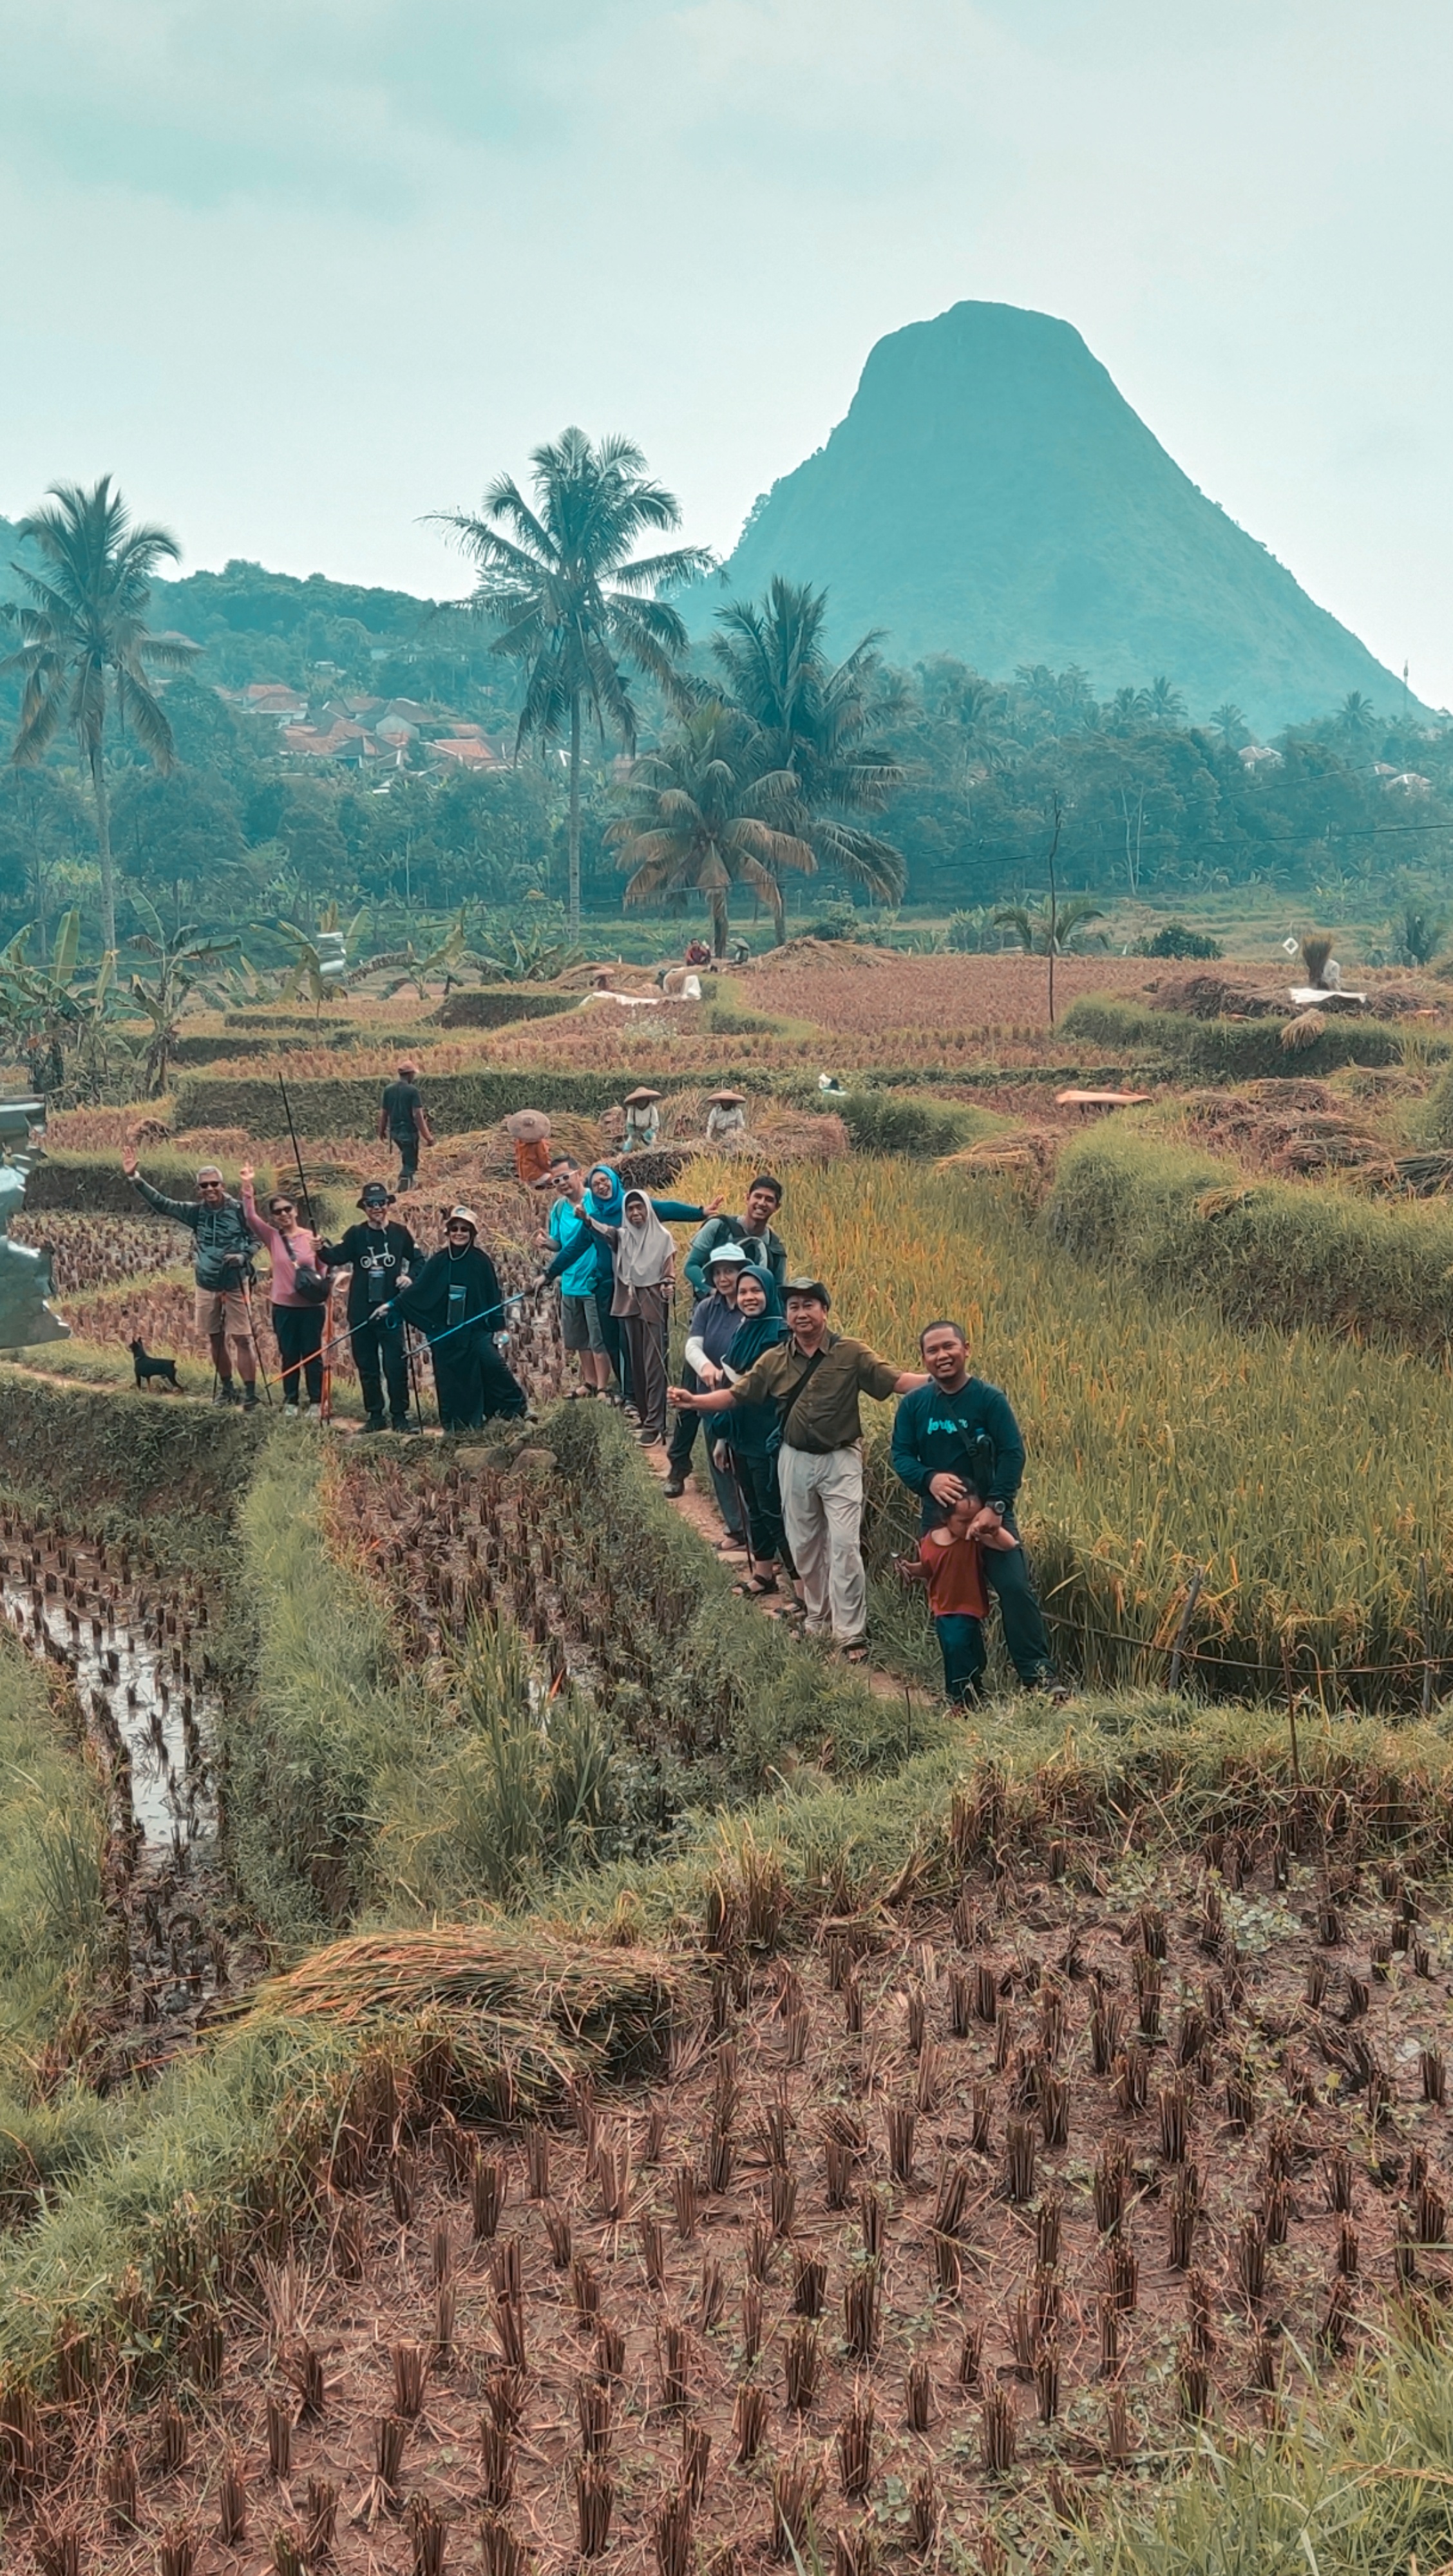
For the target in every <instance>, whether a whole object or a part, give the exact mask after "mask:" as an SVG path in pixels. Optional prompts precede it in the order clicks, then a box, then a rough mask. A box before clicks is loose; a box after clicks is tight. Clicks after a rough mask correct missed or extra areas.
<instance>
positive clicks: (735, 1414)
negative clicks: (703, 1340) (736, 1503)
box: [711, 1262, 792, 1596]
mask: <svg viewBox="0 0 1453 2576" xmlns="http://www.w3.org/2000/svg"><path fill="white" fill-rule="evenodd" d="M736 1311H737V1319H738V1320H737V1328H736V1331H735V1333H734V1334H733V1336H732V1339H731V1342H730V1344H729V1346H728V1348H727V1351H726V1355H725V1357H724V1359H723V1360H722V1363H721V1370H722V1376H723V1378H724V1379H725V1380H726V1381H727V1382H728V1383H732V1382H734V1381H735V1380H736V1379H737V1378H739V1377H745V1376H746V1374H747V1371H748V1369H749V1368H751V1367H752V1366H753V1365H754V1364H755V1362H756V1361H758V1360H759V1359H760V1358H761V1356H762V1353H763V1352H764V1351H770V1350H772V1349H773V1348H774V1347H775V1345H776V1344H777V1343H778V1342H780V1341H782V1340H783V1339H784V1338H785V1336H786V1332H787V1323H786V1319H785V1317H784V1315H783V1313H782V1299H781V1295H780V1293H779V1291H778V1287H777V1282H776V1280H775V1279H774V1278H773V1276H772V1274H771V1272H770V1270H758V1269H756V1268H754V1267H753V1265H752V1264H751V1263H750V1262H749V1263H747V1264H746V1266H745V1267H744V1268H743V1269H742V1270H741V1272H740V1273H739V1275H738V1278H737V1295H736ZM717 1419H718V1421H720V1422H721V1423H722V1425H723V1432H722V1435H721V1436H720V1437H718V1438H717V1439H716V1440H715V1441H714V1442H713V1444H712V1453H711V1454H712V1465H713V1467H714V1468H715V1469H716V1471H717V1473H718V1474H720V1475H722V1476H724V1477H727V1478H730V1480H731V1482H732V1483H733V1484H734V1485H735V1486H736V1487H737V1488H738V1489H739V1491H740V1493H741V1497H742V1502H743V1504H744V1505H745V1508H746V1518H747V1552H748V1555H749V1556H750V1558H751V1564H750V1566H749V1568H748V1570H747V1576H746V1580H745V1581H744V1582H742V1583H739V1584H738V1585H737V1587H736V1589H737V1590H738V1591H739V1592H750V1593H753V1594H756V1595H759V1596H760V1595H761V1594H763V1593H769V1592H776V1591H778V1590H779V1589H780V1586H779V1583H778V1568H779V1567H780V1566H782V1565H785V1566H786V1567H787V1571H788V1572H789V1574H790V1572H791V1570H792V1567H791V1560H790V1558H789V1557H788V1554H787V1540H786V1535H785V1533H784V1531H783V1527H782V1497H781V1495H780V1494H779V1492H778V1490H777V1451H778V1449H779V1447H780V1445H781V1439H782V1427H781V1423H780V1421H779V1420H778V1414H777V1407H776V1405H775V1404H734V1405H733V1406H732V1409H731V1411H730V1413H724V1414H720V1415H718V1417H717Z"/></svg>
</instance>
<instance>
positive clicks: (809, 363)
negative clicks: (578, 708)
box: [0, 0, 1453, 705]
mask: <svg viewBox="0 0 1453 2576" xmlns="http://www.w3.org/2000/svg"><path fill="white" fill-rule="evenodd" d="M1440 100H1441V102H1442V104H1441V106H1440V104H1439V102H1440ZM1450 101H1453V13H1450V10H1449V7H1448V0H1379V5H1378V6H1376V7H1370V6H1369V5H1368V0H1254V5H1253V0H1215V5H1214V6H1213V5H1208V0H1196V5H1194V6H1190V5H1186V0H982V5H973V0H553V5H549V6H544V5H541V0H533V5H531V0H515V5H510V6H506V5H504V0H407V5H405V0H286V5H284V0H248V5H247V6H246V7H244V8H241V9H233V10H227V11H224V10H223V9H222V8H221V7H219V5H218V0H45V6H44V7H43V8H37V7H36V6H35V5H34V0H0V238H3V243H4V257H3V263H0V512H4V513H6V514H8V515H12V516H13V515H14V514H15V513H16V512H17V511H19V510H21V509H22V508H24V507H26V506H27V505H28V504H30V503H31V502H32V501H33V500H34V499H36V498H37V497H38V495H39V493H40V491H41V490H42V488H43V486H44V485H45V484H46V483H48V482H50V481H52V480H53V479H55V478H57V477H65V476H84V477H91V476H93V475H95V474H97V473H99V472H100V471H102V470H103V469H106V468H110V469H111V470H113V471H114V472H116V473H117V474H119V476H120V478H121V480H122V483H123V486H124V488H125V490H126V492H127V494H128V495H129V496H130V497H131V498H132V500H133V501H134V502H135V504H136V505H137V506H138V507H139V508H141V509H143V510H144V511H145V512H147V513H148V514H154V515H158V516H161V517H164V518H165V519H166V520H167V521H168V522H169V523H170V524H171V525H172V526H173V527H174V528H175V529H176V531H177V533H178V534H179V535H180V537H181V538H182V540H183V543H184V546H185V549H186V560H187V562H188V564H189V565H193V566H195V565H198V564H214V565H216V564H221V563H223V562H224V561H225V560H226V558H227V557H228V556H229V555H249V556H256V557H259V558H261V559H262V560H263V561H264V562H267V563H269V564H272V565H275V566H277V567H279V568H281V569H283V570H287V571H293V572H300V573H303V572H309V571H313V570H326V571H328V572H330V573H333V574H336V575H338V576H340V577H349V578H354V579H360V580H367V581H383V582H392V583H397V584H400V585H402V586H405V587H408V588H410V589H418V590H425V591H431V592H433V593H435V594H439V593H442V592H447V591H451V590H459V589H462V588H464V587H465V586H466V583H465V580H464V575H463V568H462V567H461V565H460V564H459V561H458V559H457V558H451V557H450V556H449V555H448V554H447V553H446V552H445V551H444V549H443V547H442V545H441V542H440V539H439V537H438V535H437V533H436V532H435V531H433V530H431V529H429V528H426V527H422V526H420V525H419V524H418V522H419V520H420V518H421V516H422V514H423V513H425V512H427V511H429V510H431V509H437V508H440V507H448V506H452V505H455V504H459V503H469V502H472V501H474V500H475V499H477V497H478V495H479V492H480V491H481V489H482V487H483V485H484V483H485V482H486V481H487V480H488V478H489V477H490V476H491V475H492V474H494V473H495V472H497V471H499V470H500V469H501V468H502V467H505V466H508V467H511V468H513V469H515V470H519V469H521V468H522V467H523V465H524V462H525V459H526V456H527V454H528V450H529V448H530V447H531V446H532V445H533V444H534V443H535V442H536V441H537V440H539V439H540V438H542V437H546V436H549V435H551V434H553V433H554V432H555V431H556V430H558V429H559V428H560V427H561V426H562V425H563V424H564V423H565V422H566V421H568V420H578V421H580V422H581V423H582V424H583V425H584V426H585V427H586V428H588V429H590V430H592V431H600V430H605V429H626V430H629V431H630V432H631V433H632V434H633V435H634V436H635V437H636V438H638V439H639V440H640V442H641V443H642V445H643V446H644V447H645V449H646V451H647V453H648V455H649V457H650V460H651V462H652V464H653V466H654V467H655V468H656V469H657V471H658V472H659V473H660V474H661V475H662V476H663V477H664V479H665V480H666V481H668V482H669V483H670V484H671V486H672V487H673V489H674V490H676V491H677V492H678V493H679V494H680V496H681V499H682V501H683V504H684V505H685V511H686V520H687V527H688V531H689V533H690V534H691V536H692V537H694V538H698V539H702V540H705V541H707V542H710V543H713V544H716V545H718V546H720V547H723V548H725V547H727V546H729V545H730V544H731V542H732V539H733V538H734V536H735V534H736V531H737V529H738V527H739V525H740V522H741V519H742V517H743V515H744V513H745V512H746V510H747V508H748V507H749V506H750V504H751V502H752V499H753V497H754V496H755V495H756V493H758V492H759V491H761V490H762V489H764V488H765V486H766V485H767V484H768V483H770V482H771V481H772V480H773V478H774V477H775V476H776V475H778V474H781V473H785V472H787V471H788V470H789V469H790V468H791V467H792V466H793V465H795V464H797V463H799V462H800V461H801V459H802V457H803V456H805V455H806V454H808V453H809V452H810V450H811V449H813V448H814V447H817V446H819V445H820V444H821V443H822V441H823V440H824V439H825V438H826V436H827V434H828V431H829V430H830V429H831V427H832V425H833V424H834V422H835V421H837V420H838V419H840V418H841V416H842V414H843V412H844V411H845V410H846V408H847V405H848V402H849V400H850V399H851V396H852V392H853V388H854V385H855V383H856V381H857V377H858V373H859V370H860V368H861V366H862V362H863V360H864V358H865V356H866V355H867V352H868V349H869V347H870V346H871V344H872V342H873V341H874V340H875V339H877V338H878V337H880V336H881V334H882V333H884V332H886V331H890V330H892V329H894V328H896V327H897V326H898V325H899V324H901V323H903V322H907V321H911V320H914V319H917V318H919V317H921V316H923V315H927V314H932V313H936V312H939V311H941V310H942V309H943V308H944V307H945V306H946V305H949V304H952V303H954V302H956V301H957V300H958V299H959V298H960V297H963V296H982V297H987V298H991V299H999V300H1003V301H1007V302H1011V303H1018V304H1026V305H1035V306H1038V307H1040V308H1042V309H1043V310H1045V311H1048V312H1051V313H1055V314H1060V315H1063V316H1065V317H1066V318H1067V319H1068V320H1070V321H1072V322H1074V323H1075V324H1076V325H1077V326H1078V327H1079V329H1080V330H1081V331H1082V332H1083V333H1084V335H1085V338H1086V339H1087V340H1088V342H1089V344H1090V346H1091V348H1092V349H1093V350H1094V351H1095V353H1096V355H1097V356H1098V357H1100V358H1101V359H1103V360H1104V362H1105V364H1106V365H1107V366H1108V368H1109V369H1110V372H1111V374H1112V375H1113V376H1114V378H1115V380H1116V382H1117V383H1118V384H1119V386H1120V388H1121V390H1122V391H1123V392H1124V393H1125V394H1126V396H1127V397H1128V398H1129V400H1130V401H1131V402H1132V403H1133V404H1134V405H1135V407H1136V409H1137V410H1138V411H1139V412H1140V413H1141V414H1142V416H1143V417H1144V419H1145V420H1146V421H1147V422H1148V423H1149V424H1150V426H1151V428H1152V429H1154V430H1155V432H1156V434H1157V435H1158V436H1159V437H1160V438H1161V439H1162V440H1163V442H1164V444H1165V445H1166V446H1167V447H1168V448H1169V449H1170V451H1171V453H1172V455H1174V456H1175V457H1176V458H1177V459H1178V461H1179V462H1180V463H1181V464H1182V465H1183V466H1184V467H1185V468H1186V470H1187V471H1188V472H1189V473H1190V474H1191V475H1192V476H1193V477H1194V479H1195V480H1196V481H1197V482H1198V483H1199V484H1200V485H1201V486H1202V488H1203V489H1204V490H1205V491H1207V492H1209V493H1210V494H1212V495H1213V496H1214V497H1215V498H1216V499H1217V500H1219V501H1221V502H1222V503H1223V504H1224V505H1225V507H1226V508H1227V509H1229V510H1230V511H1231V512H1232V514H1233V515H1234V516H1235V517H1236V518H1238V519H1239V520H1240V521H1241V522H1242V524H1243V526H1245V527H1247V528H1250V529H1251V530H1252V531H1253V532H1254V533H1255V534H1256V535H1257V536H1259V537H1261V538H1262V539H1264V540H1265V542H1266V543H1267V544H1268V545H1270V546H1271V548H1272V550H1273V551H1274V552H1275V553H1276V554H1277V555H1279V556H1280V557H1281V559H1282V561H1283V562H1285V563H1287V564H1289V565H1290V567H1291V568H1292V570H1293V571H1294V572H1295V573H1296V574H1297V576H1298V578H1299V579H1300V580H1301V581H1302V582H1303V583H1304V584H1305V586H1306V587H1307V588H1308V589H1309V590H1310V591H1311V593H1312V595H1313V596H1314V598H1316V599H1318V600H1320V601H1322V602H1323V603H1324V604H1325V605H1326V606H1327V607H1328V608H1331V609H1332V610H1334V611H1335V613H1336V614H1337V615H1338V616H1339V617H1341V618H1343V619H1344V620H1345V621H1346V623H1347V624H1348V625H1350V626H1352V627H1354V628H1355V629H1356V630H1357V632H1358V633H1360V634H1361V635H1362V636H1363V637H1364V638H1365V640H1366V641H1367V642H1368V643H1369V644H1370V645H1371V646H1372V648H1373V650H1374V651H1375V652H1376V653H1378V654H1379V656H1380V657H1381V658H1382V659H1383V660H1384V661H1386V662H1388V663H1390V664H1393V665H1395V666H1396V667H1398V668H1401V665H1402V662H1403V659H1404V656H1407V657H1408V659H1409V660H1410V662H1411V665H1412V680H1413V685H1414V688H1415V689H1416V690H1417V692H1418V694H1419V695H1420V696H1422V697H1423V698H1425V699H1427V700H1429V701H1430V702H1432V703H1433V704H1447V705H1453V605H1450V603H1453V513H1450V509H1449V482H1448V469H1447V451H1448V445H1449V422H1450V420H1453V346H1450V325H1449V302H1448V285H1447V276H1448V244H1449V240H1450V237H1453V156H1450V152H1449V148H1448V147H1449V126H1450V122H1453V108H1450Z"/></svg>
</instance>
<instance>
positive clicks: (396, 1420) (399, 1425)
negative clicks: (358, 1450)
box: [368, 1413, 409, 1431]
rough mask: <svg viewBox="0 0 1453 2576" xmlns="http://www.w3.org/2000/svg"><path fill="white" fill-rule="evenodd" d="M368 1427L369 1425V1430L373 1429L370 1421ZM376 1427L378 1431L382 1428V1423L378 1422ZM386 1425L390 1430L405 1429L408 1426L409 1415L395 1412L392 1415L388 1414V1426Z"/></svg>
mask: <svg viewBox="0 0 1453 2576" xmlns="http://www.w3.org/2000/svg"><path fill="white" fill-rule="evenodd" d="M368 1427H369V1429H370V1431H371V1430H372V1429H373V1425H372V1423H370V1424H369V1426H368ZM378 1427H379V1429H380V1431H382V1429H383V1424H382V1423H380V1424H379V1426H378ZM388 1427H389V1429H390V1431H407V1429H408V1427H409V1417H408V1415H407V1414H406V1413H397V1414H393V1415H391V1416H390V1418H389V1426H388Z"/></svg>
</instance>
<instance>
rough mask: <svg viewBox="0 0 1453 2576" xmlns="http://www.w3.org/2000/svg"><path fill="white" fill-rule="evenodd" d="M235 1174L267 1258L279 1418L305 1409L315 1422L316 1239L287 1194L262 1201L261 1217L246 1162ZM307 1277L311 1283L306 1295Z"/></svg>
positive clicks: (319, 1371) (320, 1307) (318, 1367)
mask: <svg viewBox="0 0 1453 2576" xmlns="http://www.w3.org/2000/svg"><path fill="white" fill-rule="evenodd" d="M238 1177H239V1180H240V1181H241V1184H242V1213H243V1215H244V1216H245V1217H246V1219H247V1223H248V1226H249V1228H250V1230H251V1232H252V1233H253V1234H255V1235H256V1237H257V1239H258V1242H259V1243H265V1244H266V1246H267V1249H268V1252H269V1254H270V1255H271V1259H272V1330H273V1339H274V1341H275V1342H276V1343H277V1347H278V1357H279V1359H280V1360H281V1361H282V1383H283V1413H284V1417H285V1418H287V1419H291V1420H292V1421H294V1422H297V1421H300V1420H301V1419H302V1417H303V1414H304V1412H305V1411H306V1412H307V1413H308V1414H310V1415H312V1416H313V1418H314V1419H315V1420H316V1418H317V1415H318V1411H319V1407H320V1406H321V1404H322V1401H323V1356H322V1354H323V1323H324V1318H325V1317H326V1315H327V1312H328V1291H327V1283H326V1281H325V1280H324V1279H323V1277H322V1272H321V1269H320V1266H319V1265H320V1255H319V1250H318V1238H317V1236H316V1235H315V1234H313V1233H312V1232H311V1231H310V1230H309V1228H308V1227H307V1226H305V1225H299V1223H298V1221H297V1218H298V1211H297V1204H296V1201H295V1200H294V1199H293V1197H292V1196H291V1194H290V1192H288V1191H287V1190H274V1192H273V1194H272V1197H271V1198H270V1199H269V1200H268V1203H267V1215H266V1216H265V1217H261V1216H259V1215H258V1212H257V1201H256V1199H255V1198H254V1196H253V1191H252V1184H253V1180H254V1178H255V1175H254V1172H253V1168H252V1165H251V1164H250V1163H244V1164H243V1166H242V1170H241V1172H240V1173H239V1175H238ZM300 1275H301V1280H302V1283H303V1284H302V1285H300V1284H299V1279H300ZM310 1281H311V1282H312V1283H314V1285H313V1291H312V1293H311V1294H309V1292H308V1283H309V1282H310ZM304 1389H306V1391H307V1392H306V1404H305V1403H304V1400H303V1390H304Z"/></svg>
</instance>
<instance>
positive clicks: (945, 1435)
mask: <svg viewBox="0 0 1453 2576" xmlns="http://www.w3.org/2000/svg"><path fill="white" fill-rule="evenodd" d="M893 1468H894V1473H895V1474H896V1475H898V1476H901V1477H902V1479H903V1482H904V1484H905V1485H907V1486H908V1487H909V1488H910V1490H911V1491H912V1492H913V1493H915V1494H919V1495H923V1496H926V1495H927V1493H928V1485H929V1478H930V1477H931V1476H940V1475H943V1474H944V1473H945V1472H947V1473H948V1474H949V1475H953V1476H962V1477H963V1479H964V1482H965V1483H966V1484H967V1485H970V1486H971V1487H972V1488H973V1490H974V1491H975V1492H976V1493H977V1494H978V1496H979V1499H980V1501H981V1502H986V1503H993V1504H994V1505H995V1507H996V1508H1002V1507H1003V1506H1005V1505H1007V1504H1010V1503H1012V1502H1013V1500H1014V1497H1015V1495H1016V1494H1017V1493H1018V1491H1019V1484H1020V1479H1021V1477H1022V1476H1023V1474H1024V1439H1023V1435H1022V1433H1021V1431H1020V1428H1019V1425H1018V1423H1017V1422H1016V1421H1015V1419H1014V1412H1013V1408H1012V1406H1011V1405H1010V1402H1009V1398H1008V1397H1007V1395H1005V1394H1003V1393H1002V1392H1001V1390H1000V1389H999V1388H998V1387H997V1386H990V1385H989V1384H988V1382H987V1380H985V1379H984V1378H981V1377H970V1378H966V1379H965V1381H964V1383H963V1385H962V1386H961V1387H959V1388H958V1389H957V1390H956V1391H955V1392H954V1393H953V1394H952V1395H946V1394H945V1393H944V1390H943V1388H942V1387H941V1386H935V1384H934V1382H933V1380H932V1378H930V1379H929V1381H928V1384H927V1386H916V1387H915V1388H914V1390H913V1392H912V1394H911V1395H905V1396H904V1397H903V1399H902V1401H901V1402H900V1404H899V1407H898V1411H897V1413H896V1414H895V1416H894V1420H893Z"/></svg>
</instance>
